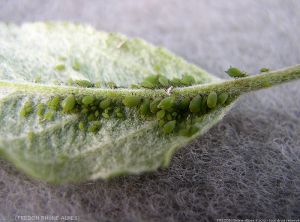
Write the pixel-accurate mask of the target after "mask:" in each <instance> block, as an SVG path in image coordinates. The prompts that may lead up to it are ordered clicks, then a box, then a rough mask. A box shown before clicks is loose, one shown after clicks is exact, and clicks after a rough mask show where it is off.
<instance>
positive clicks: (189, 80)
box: [180, 74, 196, 86]
mask: <svg viewBox="0 0 300 222" xmlns="http://www.w3.org/2000/svg"><path fill="white" fill-rule="evenodd" d="M180 82H181V83H182V84H183V85H185V86H191V85H193V84H194V83H195V82H196V81H195V78H194V77H193V76H191V75H189V74H184V75H183V76H182V79H181V80H180Z"/></svg>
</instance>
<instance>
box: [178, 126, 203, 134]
mask: <svg viewBox="0 0 300 222" xmlns="http://www.w3.org/2000/svg"><path fill="white" fill-rule="evenodd" d="M198 131H199V128H198V127H196V126H190V127H187V128H185V129H181V130H180V131H179V135H181V136H185V137H191V136H192V135H194V134H195V133H197V132H198Z"/></svg>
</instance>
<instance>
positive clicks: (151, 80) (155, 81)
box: [131, 74, 196, 89]
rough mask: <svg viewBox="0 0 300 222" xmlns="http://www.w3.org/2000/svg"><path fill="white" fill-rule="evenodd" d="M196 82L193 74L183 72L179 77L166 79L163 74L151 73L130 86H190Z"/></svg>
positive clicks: (150, 87) (149, 87)
mask: <svg viewBox="0 0 300 222" xmlns="http://www.w3.org/2000/svg"><path fill="white" fill-rule="evenodd" d="M195 83H196V80H195V78H194V77H193V76H191V75H189V74H184V75H183V76H182V77H181V78H173V79H168V78H166V77H165V76H163V75H160V74H158V75H151V76H148V77H146V78H145V79H144V80H143V81H142V82H141V84H140V85H136V84H133V85H131V88H147V89H160V88H168V87H171V86H173V87H180V86H191V85H193V84H195Z"/></svg>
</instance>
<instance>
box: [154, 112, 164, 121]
mask: <svg viewBox="0 0 300 222" xmlns="http://www.w3.org/2000/svg"><path fill="white" fill-rule="evenodd" d="M165 115H166V111H165V110H160V111H158V112H157V113H156V118H157V119H158V120H160V119H163V118H164V116H165Z"/></svg>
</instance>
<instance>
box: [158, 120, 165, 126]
mask: <svg viewBox="0 0 300 222" xmlns="http://www.w3.org/2000/svg"><path fill="white" fill-rule="evenodd" d="M165 123H166V121H165V120H163V119H161V120H159V121H158V125H159V127H163V125H165Z"/></svg>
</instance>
